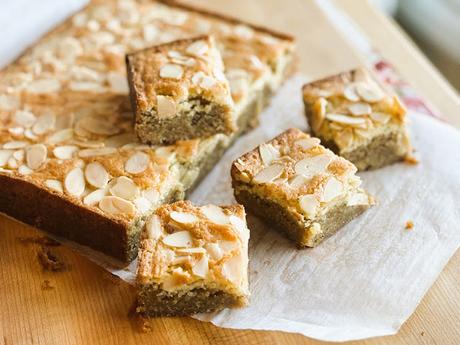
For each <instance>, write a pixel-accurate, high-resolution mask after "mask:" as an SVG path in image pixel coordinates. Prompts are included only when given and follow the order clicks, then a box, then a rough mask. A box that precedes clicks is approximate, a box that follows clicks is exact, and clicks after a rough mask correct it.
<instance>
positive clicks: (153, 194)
mask: <svg viewBox="0 0 460 345" xmlns="http://www.w3.org/2000/svg"><path fill="white" fill-rule="evenodd" d="M143 194H144V197H145V198H146V199H148V200H149V201H150V202H151V203H152V204H156V203H158V201H159V200H160V193H159V192H158V190H156V189H155V188H150V189H147V190H144V193H143Z"/></svg>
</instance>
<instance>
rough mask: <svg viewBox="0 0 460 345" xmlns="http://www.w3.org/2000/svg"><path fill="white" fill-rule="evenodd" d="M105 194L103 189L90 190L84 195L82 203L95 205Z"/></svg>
mask: <svg viewBox="0 0 460 345" xmlns="http://www.w3.org/2000/svg"><path fill="white" fill-rule="evenodd" d="M105 194H106V190H105V189H96V190H95V191H94V192H91V193H89V194H88V195H87V196H85V198H84V199H83V203H84V204H85V205H88V206H94V205H97V204H98V203H99V202H100V201H101V200H102V198H103V197H104V196H105Z"/></svg>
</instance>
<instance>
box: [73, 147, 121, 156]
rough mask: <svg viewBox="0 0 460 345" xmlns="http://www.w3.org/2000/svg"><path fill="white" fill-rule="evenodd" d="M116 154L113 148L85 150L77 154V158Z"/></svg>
mask: <svg viewBox="0 0 460 345" xmlns="http://www.w3.org/2000/svg"><path fill="white" fill-rule="evenodd" d="M116 152H117V149H116V148H113V147H101V148H99V149H86V150H81V151H79V152H78V156H79V157H81V158H86V157H94V156H107V155H111V154H114V153H116Z"/></svg>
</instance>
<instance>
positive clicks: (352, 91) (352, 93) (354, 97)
mask: <svg viewBox="0 0 460 345" xmlns="http://www.w3.org/2000/svg"><path fill="white" fill-rule="evenodd" d="M343 96H344V97H345V98H346V99H348V100H349V101H352V102H358V101H359V96H358V94H357V93H356V87H355V85H348V86H346V87H345V89H344V90H343Z"/></svg>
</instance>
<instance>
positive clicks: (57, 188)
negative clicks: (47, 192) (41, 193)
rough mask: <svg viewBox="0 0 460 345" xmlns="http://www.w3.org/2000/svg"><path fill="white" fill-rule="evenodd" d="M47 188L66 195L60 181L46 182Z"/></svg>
mask: <svg viewBox="0 0 460 345" xmlns="http://www.w3.org/2000/svg"><path fill="white" fill-rule="evenodd" d="M45 186H47V187H48V188H49V189H52V190H54V191H56V192H59V193H64V189H63V188H62V183H61V181H59V180H46V181H45Z"/></svg>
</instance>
